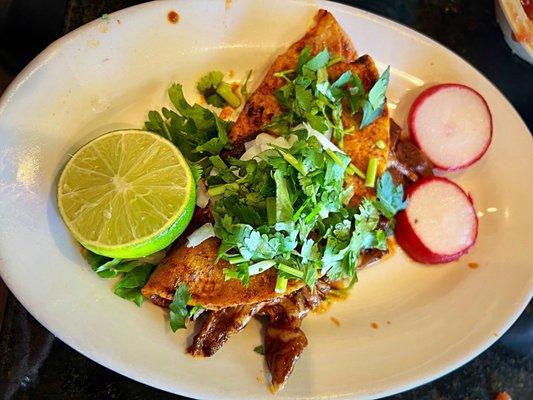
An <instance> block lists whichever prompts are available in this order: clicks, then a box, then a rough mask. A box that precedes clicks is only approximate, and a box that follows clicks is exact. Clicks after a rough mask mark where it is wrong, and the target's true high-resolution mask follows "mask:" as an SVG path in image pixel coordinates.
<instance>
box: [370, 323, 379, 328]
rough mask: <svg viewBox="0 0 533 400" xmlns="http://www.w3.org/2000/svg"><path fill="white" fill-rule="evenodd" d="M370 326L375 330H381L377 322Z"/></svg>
mask: <svg viewBox="0 0 533 400" xmlns="http://www.w3.org/2000/svg"><path fill="white" fill-rule="evenodd" d="M370 326H371V327H372V328H374V329H378V328H379V326H378V324H376V323H375V322H372V323H371V324H370Z"/></svg>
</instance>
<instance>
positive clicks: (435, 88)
mask: <svg viewBox="0 0 533 400" xmlns="http://www.w3.org/2000/svg"><path fill="white" fill-rule="evenodd" d="M448 87H458V88H463V89H466V90H469V91H470V92H472V93H474V94H475V95H476V96H478V97H479V98H480V99H481V101H482V102H483V104H484V105H485V108H486V110H487V114H488V116H489V126H490V134H489V140H488V141H487V143H486V144H485V147H484V148H483V149H482V150H481V151H480V152H479V154H478V155H477V156H476V157H475V158H474V159H472V160H470V161H468V162H466V163H465V164H463V165H459V166H453V167H450V166H444V165H440V164H439V163H437V162H435V161H434V160H432V159H431V158H430V157H429V156H428V158H429V159H430V160H431V162H432V163H433V165H434V166H435V168H437V169H440V170H443V171H456V170H459V169H463V168H466V167H469V166H470V165H472V164H474V163H475V162H476V161H478V160H479V159H480V158H481V157H483V155H484V154H485V153H486V152H487V149H488V148H489V146H490V144H491V142H492V134H493V122H492V113H491V112H490V108H489V105H488V104H487V101H486V100H485V98H484V97H483V96H482V95H481V94H480V93H479V92H478V91H477V90H475V89H472V88H471V87H470V86H466V85H463V84H460V83H441V84H439V85H435V86H432V87H430V88H428V89H426V90H424V91H423V92H422V93H420V94H419V95H418V97H417V98H416V100H415V101H414V102H413V104H412V105H411V108H410V110H409V117H408V120H407V124H408V126H409V133H410V137H411V139H412V140H413V142H414V143H415V144H416V146H417V147H418V148H419V149H421V150H422V151H423V147H422V146H421V145H420V140H419V138H418V137H417V134H416V129H415V128H414V120H415V117H416V114H417V110H419V109H420V106H421V105H422V103H423V102H424V101H425V100H427V99H428V98H429V97H430V96H431V95H432V94H434V93H436V92H437V91H439V90H441V89H443V88H448ZM424 154H425V153H424ZM426 156H427V154H426Z"/></svg>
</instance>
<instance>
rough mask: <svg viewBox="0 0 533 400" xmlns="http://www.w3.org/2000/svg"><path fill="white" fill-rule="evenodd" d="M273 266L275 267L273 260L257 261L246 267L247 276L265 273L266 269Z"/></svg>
mask: <svg viewBox="0 0 533 400" xmlns="http://www.w3.org/2000/svg"><path fill="white" fill-rule="evenodd" d="M274 265H276V261H274V260H264V261H259V262H257V263H255V264H252V265H250V266H249V267H248V274H249V275H257V274H260V273H262V272H265V271H266V270H267V269H269V268H272V267H273V266H274Z"/></svg>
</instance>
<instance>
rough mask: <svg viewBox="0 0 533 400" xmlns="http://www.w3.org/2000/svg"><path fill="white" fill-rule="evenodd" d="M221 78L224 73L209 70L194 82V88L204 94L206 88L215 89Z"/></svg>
mask: <svg viewBox="0 0 533 400" xmlns="http://www.w3.org/2000/svg"><path fill="white" fill-rule="evenodd" d="M223 78H224V73H222V72H220V71H210V72H208V73H207V74H206V75H204V76H202V77H201V78H200V80H199V81H198V83H197V84H196V88H197V89H198V91H199V92H200V93H202V94H204V93H205V92H206V91H208V90H213V91H215V90H216V89H217V86H218V85H219V84H220V82H222V79H223Z"/></svg>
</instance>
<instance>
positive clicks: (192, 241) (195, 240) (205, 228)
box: [187, 222, 215, 247]
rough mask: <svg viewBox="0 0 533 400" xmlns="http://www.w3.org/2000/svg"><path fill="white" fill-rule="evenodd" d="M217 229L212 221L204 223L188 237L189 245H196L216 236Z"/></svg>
mask: <svg viewBox="0 0 533 400" xmlns="http://www.w3.org/2000/svg"><path fill="white" fill-rule="evenodd" d="M214 236H215V229H214V227H213V224H212V223H211V222H207V223H205V224H203V225H202V226H201V227H199V228H198V229H196V230H195V231H194V232H193V233H191V234H190V235H189V236H188V237H187V247H196V246H198V245H199V244H200V243H202V242H203V241H205V240H207V239H209V238H211V237H214Z"/></svg>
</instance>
